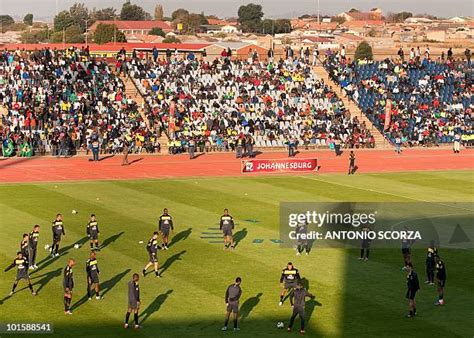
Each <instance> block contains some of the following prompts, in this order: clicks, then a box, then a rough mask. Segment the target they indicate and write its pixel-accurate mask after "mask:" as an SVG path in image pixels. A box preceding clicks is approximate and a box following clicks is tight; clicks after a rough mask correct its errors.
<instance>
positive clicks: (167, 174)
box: [0, 149, 474, 183]
mask: <svg viewBox="0 0 474 338" xmlns="http://www.w3.org/2000/svg"><path fill="white" fill-rule="evenodd" d="M348 154H349V152H348V151H344V153H343V155H342V156H340V157H336V156H335V155H334V152H331V151H326V150H324V151H319V152H302V153H300V154H298V155H297V158H312V157H316V158H317V159H318V165H319V166H320V170H319V172H320V173H346V172H347V167H348ZM356 155H357V163H356V164H357V166H358V167H359V169H358V172H360V173H382V172H403V171H416V170H473V169H474V149H469V150H463V151H462V152H461V154H453V152H452V151H451V150H448V149H407V150H405V151H404V152H403V154H402V155H397V154H396V153H395V152H394V151H390V150H365V151H364V150H359V151H356ZM286 156H287V153H283V152H281V153H276V152H271V153H264V154H260V155H259V156H258V157H257V158H259V159H260V158H261V159H265V158H267V159H272V158H285V157H286ZM121 161H122V156H121V155H116V156H114V157H110V158H105V159H103V160H102V161H100V162H90V161H88V158H87V157H85V156H77V157H73V158H68V159H64V158H60V159H57V158H54V157H32V158H28V159H26V158H10V159H4V160H0V183H20V182H58V181H78V180H115V179H150V178H179V177H193V176H195V177H196V176H200V177H206V176H208V177H211V176H240V175H243V174H241V173H240V160H238V159H236V158H235V155H234V154H233V153H213V154H204V155H201V156H199V157H198V158H196V159H194V160H189V159H188V155H187V154H181V155H174V156H171V155H163V156H150V155H143V156H140V155H130V156H129V161H130V162H133V163H132V164H131V165H130V166H125V167H122V166H121V165H120V164H121ZM252 175H255V174H245V176H252ZM259 175H262V174H259ZM311 175H317V173H311Z"/></svg>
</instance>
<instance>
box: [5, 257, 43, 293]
mask: <svg viewBox="0 0 474 338" xmlns="http://www.w3.org/2000/svg"><path fill="white" fill-rule="evenodd" d="M15 266H16V278H15V282H14V283H13V287H12V290H11V291H10V294H9V296H11V295H13V293H14V292H15V289H16V287H17V286H18V282H19V281H20V280H22V279H24V280H26V281H27V282H28V288H29V289H30V291H31V294H32V295H33V296H36V292H35V291H34V290H33V285H31V280H30V275H29V274H28V260H27V259H26V258H25V257H23V254H22V253H21V251H18V252H17V254H16V258H15V259H14V260H13V263H12V264H10V265H9V266H8V267H7V268H6V269H5V272H7V271H8V270H10V269H13V268H14V267H15Z"/></svg>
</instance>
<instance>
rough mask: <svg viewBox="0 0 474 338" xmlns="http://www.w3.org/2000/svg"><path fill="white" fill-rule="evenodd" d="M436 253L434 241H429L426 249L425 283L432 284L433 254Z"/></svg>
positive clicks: (435, 254)
mask: <svg viewBox="0 0 474 338" xmlns="http://www.w3.org/2000/svg"><path fill="white" fill-rule="evenodd" d="M437 255H438V249H437V248H436V247H435V245H434V241H431V242H430V246H429V247H428V251H427V252H426V281H425V284H429V285H434V274H435V265H436V264H435V256H437Z"/></svg>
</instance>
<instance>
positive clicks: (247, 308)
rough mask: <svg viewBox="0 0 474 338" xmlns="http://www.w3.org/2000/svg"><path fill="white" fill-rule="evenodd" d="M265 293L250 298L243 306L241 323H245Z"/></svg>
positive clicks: (241, 308)
mask: <svg viewBox="0 0 474 338" xmlns="http://www.w3.org/2000/svg"><path fill="white" fill-rule="evenodd" d="M262 295H263V293H262V292H260V293H258V294H257V295H256V296H254V297H250V298H249V299H247V300H246V301H245V302H244V303H243V304H242V306H241V307H240V311H239V313H240V321H241V322H243V321H244V320H245V319H246V318H247V317H248V316H249V315H250V312H252V310H253V309H254V308H255V307H256V306H257V305H258V303H260V297H262Z"/></svg>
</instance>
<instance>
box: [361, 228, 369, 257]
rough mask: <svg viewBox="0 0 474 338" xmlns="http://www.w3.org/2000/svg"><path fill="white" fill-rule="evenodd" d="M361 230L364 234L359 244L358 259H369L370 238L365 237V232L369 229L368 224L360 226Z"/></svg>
mask: <svg viewBox="0 0 474 338" xmlns="http://www.w3.org/2000/svg"><path fill="white" fill-rule="evenodd" d="M362 231H363V232H364V233H365V235H366V236H364V238H363V239H362V241H361V244H360V257H359V260H361V261H368V260H369V254H370V239H369V238H367V234H368V233H369V231H371V229H370V228H369V227H368V226H364V227H363V228H362Z"/></svg>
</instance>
